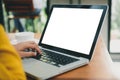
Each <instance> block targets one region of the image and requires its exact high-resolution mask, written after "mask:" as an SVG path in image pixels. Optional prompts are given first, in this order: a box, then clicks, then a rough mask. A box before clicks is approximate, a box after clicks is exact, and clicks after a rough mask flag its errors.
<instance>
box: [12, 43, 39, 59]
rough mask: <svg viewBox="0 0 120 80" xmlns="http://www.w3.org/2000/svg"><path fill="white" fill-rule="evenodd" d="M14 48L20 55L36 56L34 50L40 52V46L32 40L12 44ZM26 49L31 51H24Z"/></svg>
mask: <svg viewBox="0 0 120 80" xmlns="http://www.w3.org/2000/svg"><path fill="white" fill-rule="evenodd" d="M14 47H15V49H16V50H17V51H18V53H19V55H20V56H21V57H30V56H36V52H34V51H37V52H38V53H41V50H40V48H39V47H38V45H37V44H36V43H35V42H34V41H27V42H21V43H18V44H16V45H14ZM27 49H32V50H33V51H28V52H27V51H25V50H27Z"/></svg>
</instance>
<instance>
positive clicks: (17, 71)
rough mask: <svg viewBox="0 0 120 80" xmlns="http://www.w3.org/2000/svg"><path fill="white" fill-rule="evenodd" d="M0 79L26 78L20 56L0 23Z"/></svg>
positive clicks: (22, 79)
mask: <svg viewBox="0 0 120 80" xmlns="http://www.w3.org/2000/svg"><path fill="white" fill-rule="evenodd" d="M0 80H26V76H25V73H24V70H23V67H22V62H21V58H20V57H19V55H18V53H17V52H16V51H15V49H14V47H13V46H12V45H11V44H10V42H9V40H8V38H7V35H6V33H5V32H4V29H3V27H2V25H0Z"/></svg>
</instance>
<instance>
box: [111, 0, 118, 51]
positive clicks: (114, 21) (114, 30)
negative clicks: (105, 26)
mask: <svg viewBox="0 0 120 80" xmlns="http://www.w3.org/2000/svg"><path fill="white" fill-rule="evenodd" d="M111 9H112V10H111V31H110V33H111V34H110V35H111V39H110V52H111V53H120V0H112V6H111Z"/></svg>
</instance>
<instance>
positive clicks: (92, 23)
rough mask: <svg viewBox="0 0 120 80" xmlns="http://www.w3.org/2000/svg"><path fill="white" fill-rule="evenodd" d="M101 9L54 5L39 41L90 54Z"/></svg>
mask: <svg viewBox="0 0 120 80" xmlns="http://www.w3.org/2000/svg"><path fill="white" fill-rule="evenodd" d="M102 13H103V9H94V8H72V7H71V8H68V7H67V8H60V7H54V8H53V10H52V13H51V16H50V18H49V20H48V22H47V27H46V30H45V32H44V37H42V40H41V43H42V44H47V45H50V46H55V47H58V48H62V49H67V50H70V51H75V52H78V53H82V54H86V55H89V54H90V50H91V47H92V44H93V41H94V38H95V35H96V31H97V29H98V26H99V23H100V19H101V16H102Z"/></svg>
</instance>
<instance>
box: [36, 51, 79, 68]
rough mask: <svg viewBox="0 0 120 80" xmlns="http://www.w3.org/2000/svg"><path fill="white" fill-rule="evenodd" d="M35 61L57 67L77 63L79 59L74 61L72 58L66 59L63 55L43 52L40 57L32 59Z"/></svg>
mask: <svg viewBox="0 0 120 80" xmlns="http://www.w3.org/2000/svg"><path fill="white" fill-rule="evenodd" d="M34 58H35V59H38V60H40V61H42V62H46V63H49V64H52V65H55V66H57V67H60V66H63V65H66V64H69V63H71V62H75V61H78V60H79V59H75V58H72V57H68V56H65V55H61V54H57V53H55V52H51V51H47V50H43V53H42V55H37V56H36V57H34Z"/></svg>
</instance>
